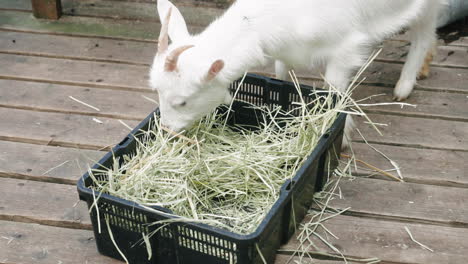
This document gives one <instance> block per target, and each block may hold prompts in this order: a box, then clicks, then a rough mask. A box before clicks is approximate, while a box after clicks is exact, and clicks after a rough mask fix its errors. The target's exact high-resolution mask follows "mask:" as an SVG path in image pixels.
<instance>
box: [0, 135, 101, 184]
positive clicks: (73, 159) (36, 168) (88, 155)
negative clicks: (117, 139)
mask: <svg viewBox="0 0 468 264" xmlns="http://www.w3.org/2000/svg"><path fill="white" fill-rule="evenodd" d="M0 149H1V150H2V151H0V163H1V164H2V165H1V166H0V177H9V178H19V179H28V180H34V181H44V182H54V183H62V184H70V185H75V184H76V182H77V181H78V179H79V178H80V177H81V175H83V173H84V172H85V171H86V170H87V168H88V167H90V166H92V165H94V164H95V163H96V162H97V161H98V160H99V159H101V158H102V157H103V156H104V154H105V152H104V151H94V150H85V149H75V148H63V147H54V146H43V145H36V144H26V143H19V142H9V141H0Z"/></svg>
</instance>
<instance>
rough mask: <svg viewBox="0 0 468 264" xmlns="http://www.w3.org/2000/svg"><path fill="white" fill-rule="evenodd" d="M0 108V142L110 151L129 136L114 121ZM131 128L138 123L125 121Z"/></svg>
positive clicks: (117, 122)
mask: <svg viewBox="0 0 468 264" xmlns="http://www.w3.org/2000/svg"><path fill="white" fill-rule="evenodd" d="M100 120H101V121H102V124H101V123H97V122H95V121H94V120H93V119H92V117H90V116H81V115H70V114H57V113H41V112H32V111H25V110H17V109H6V108H0V123H1V124H2V125H1V126H0V139H2V140H9V141H16V142H24V143H34V144H41V145H52V146H65V147H75V148H83V149H92V150H100V149H109V148H110V147H112V146H114V145H115V144H117V143H119V142H120V141H121V140H122V139H124V137H125V136H126V135H127V134H128V133H129V130H128V128H126V127H125V126H124V125H122V124H121V123H119V121H118V120H117V119H109V118H100ZM125 123H127V124H128V125H129V126H131V127H135V126H136V125H137V124H138V122H135V121H131V120H126V121H125Z"/></svg>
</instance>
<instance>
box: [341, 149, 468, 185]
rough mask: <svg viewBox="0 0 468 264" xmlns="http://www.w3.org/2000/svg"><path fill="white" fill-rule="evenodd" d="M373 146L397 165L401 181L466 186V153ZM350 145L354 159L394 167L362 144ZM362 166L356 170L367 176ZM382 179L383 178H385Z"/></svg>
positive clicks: (382, 167)
mask: <svg viewBox="0 0 468 264" xmlns="http://www.w3.org/2000/svg"><path fill="white" fill-rule="evenodd" d="M376 147H377V149H378V150H380V151H382V152H383V153H385V155H387V156H388V157H389V158H390V159H392V160H393V161H395V162H396V163H397V164H398V165H399V166H400V168H401V173H402V175H403V177H404V178H405V181H408V182H416V183H425V184H434V185H444V186H454V187H464V188H467V187H468V177H467V174H466V173H467V171H468V167H467V166H468V164H467V163H466V161H467V160H468V153H467V152H458V151H451V150H433V149H418V148H411V147H401V146H388V145H378V146H376ZM352 148H353V151H354V154H355V156H356V158H357V159H360V160H363V161H365V162H367V163H369V164H372V165H374V166H376V167H377V168H380V169H383V170H391V169H394V167H393V165H392V164H391V163H390V162H389V161H388V160H387V159H385V158H384V157H383V156H381V155H380V154H378V153H377V152H375V151H374V150H372V149H371V148H370V147H369V146H367V145H366V144H364V143H353V145H352ZM347 152H348V153H349V152H350V151H349V150H348V151H347ZM363 168H364V167H363ZM365 169H366V170H363V169H361V170H358V173H359V174H364V175H369V174H370V173H371V172H369V171H368V170H367V168H365ZM392 174H394V175H396V173H395V172H392ZM385 179H387V178H386V177H385Z"/></svg>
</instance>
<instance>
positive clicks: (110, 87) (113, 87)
mask: <svg viewBox="0 0 468 264" xmlns="http://www.w3.org/2000/svg"><path fill="white" fill-rule="evenodd" d="M0 79H2V80H13V81H26V82H38V83H50V84H62V85H70V86H78V87H87V88H98V89H108V90H120V91H137V92H144V93H149V94H152V93H154V91H152V90H151V89H150V88H145V87H137V86H117V85H109V84H98V83H91V82H76V81H58V80H51V79H39V78H27V77H17V76H5V75H0Z"/></svg>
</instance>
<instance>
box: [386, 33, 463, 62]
mask: <svg viewBox="0 0 468 264" xmlns="http://www.w3.org/2000/svg"><path fill="white" fill-rule="evenodd" d="M409 47H410V43H408V42H401V41H392V40H389V41H385V42H384V43H383V47H382V48H383V50H382V52H381V53H380V55H379V57H378V59H381V60H385V61H393V62H400V63H403V62H404V61H405V60H406V57H407V55H408V51H409ZM434 55H435V57H434V59H433V61H432V65H433V66H437V67H461V68H467V67H468V47H457V46H443V45H439V46H437V50H436V52H435V54H434Z"/></svg>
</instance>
